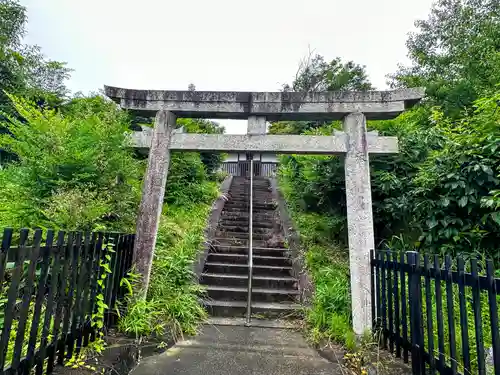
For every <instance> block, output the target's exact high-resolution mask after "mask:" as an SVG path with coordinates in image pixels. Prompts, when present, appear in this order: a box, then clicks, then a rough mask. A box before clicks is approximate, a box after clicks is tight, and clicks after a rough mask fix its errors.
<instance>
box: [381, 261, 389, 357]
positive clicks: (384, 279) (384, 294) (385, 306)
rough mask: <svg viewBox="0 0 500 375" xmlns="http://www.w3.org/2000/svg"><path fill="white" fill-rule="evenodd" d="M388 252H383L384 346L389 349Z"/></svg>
mask: <svg viewBox="0 0 500 375" xmlns="http://www.w3.org/2000/svg"><path fill="white" fill-rule="evenodd" d="M386 255H387V253H386V252H382V259H381V260H382V347H383V348H384V349H387V339H388V334H387V332H388V331H387V261H386Z"/></svg>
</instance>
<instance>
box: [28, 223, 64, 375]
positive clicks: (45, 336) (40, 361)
mask: <svg viewBox="0 0 500 375" xmlns="http://www.w3.org/2000/svg"><path fill="white" fill-rule="evenodd" d="M64 237H65V233H64V232H58V234H57V244H56V248H55V249H54V261H53V263H52V273H51V278H50V288H49V294H48V296H47V307H46V309H45V317H44V321H43V329H42V336H41V340H40V349H39V351H38V355H37V358H36V359H35V365H36V375H42V373H43V366H44V360H45V354H46V350H47V347H48V345H49V341H48V340H49V333H50V326H51V324H50V323H51V320H52V316H53V312H54V299H55V297H56V292H57V290H58V285H59V275H60V271H61V258H62V249H63V246H64ZM54 323H55V320H54ZM54 327H55V325H54ZM54 350H55V344H54V345H53V346H52V348H51V350H50V353H47V354H49V355H48V360H47V362H48V363H47V373H49V374H50V373H51V372H52V371H51V369H52V368H53V365H54V363H53V358H54V354H53V353H54Z"/></svg>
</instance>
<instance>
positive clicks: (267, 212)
mask: <svg viewBox="0 0 500 375" xmlns="http://www.w3.org/2000/svg"><path fill="white" fill-rule="evenodd" d="M275 213H276V210H260V209H257V210H255V209H254V210H252V216H253V217H254V220H255V217H256V216H273V215H274V214H275ZM228 214H229V215H233V216H244V215H247V216H248V215H249V214H250V209H248V210H247V209H243V208H237V207H230V208H227V209H224V210H223V211H222V214H221V216H226V215H228Z"/></svg>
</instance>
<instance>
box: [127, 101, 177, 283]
mask: <svg viewBox="0 0 500 375" xmlns="http://www.w3.org/2000/svg"><path fill="white" fill-rule="evenodd" d="M176 120H177V119H176V116H175V115H174V114H173V113H172V112H169V111H164V110H160V111H158V112H157V114H156V118H155V123H154V131H153V139H152V140H151V148H150V150H149V158H148V167H147V170H146V175H145V179H144V185H143V188H142V198H141V204H140V206H139V215H138V221H137V228H136V241H135V244H134V259H133V262H134V265H135V271H136V272H137V273H138V274H139V275H141V277H142V280H141V288H142V290H143V291H144V292H146V291H147V290H148V286H149V279H150V276H151V267H152V264H153V249H154V248H155V245H156V235H157V233H158V226H159V223H160V216H161V211H162V208H163V198H164V197H165V185H166V183H167V176H168V167H169V164H170V151H169V144H170V138H171V137H172V133H173V130H174V128H175V123H176Z"/></svg>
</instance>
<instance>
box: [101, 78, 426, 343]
mask: <svg viewBox="0 0 500 375" xmlns="http://www.w3.org/2000/svg"><path fill="white" fill-rule="evenodd" d="M105 93H106V95H107V96H108V97H109V98H111V99H113V100H114V101H115V102H117V103H118V104H120V106H121V107H122V108H123V109H128V110H132V111H137V112H140V114H141V116H150V117H153V116H156V118H155V124H154V129H149V130H150V131H146V132H143V133H142V134H139V136H136V137H135V146H136V147H138V148H145V149H148V148H149V149H150V151H149V159H148V167H147V172H146V176H145V179H144V187H143V193H142V200H141V204H140V208H139V214H138V219H137V231H136V242H135V247H134V262H135V265H136V270H137V271H138V272H139V273H140V274H141V275H142V277H143V283H144V286H145V288H147V286H148V283H149V277H150V272H151V264H152V260H153V252H154V248H155V244H156V235H157V231H158V223H159V219H160V214H161V210H162V204H163V198H164V194H165V185H166V182H167V174H168V166H169V162H170V151H174V150H175V151H215V152H273V153H276V154H323V155H332V154H337V155H339V154H340V155H345V183H346V195H347V222H348V241H349V261H350V274H351V294H352V310H353V312H352V314H353V329H354V332H355V333H357V334H362V333H363V332H364V331H365V330H366V329H371V326H372V317H371V280H370V250H371V249H373V248H374V247H375V244H374V231H373V214H372V198H371V184H370V168H369V154H388V153H396V152H398V141H397V138H396V137H379V136H378V135H377V134H376V133H375V132H371V133H368V132H367V130H366V120H367V119H369V120H370V119H371V120H385V119H392V118H395V117H396V116H398V115H399V114H400V113H401V112H403V111H404V110H405V109H407V108H409V107H411V106H413V105H414V104H416V103H417V102H418V101H419V100H420V99H421V98H422V97H423V94H424V91H423V89H420V88H415V89H404V90H396V91H369V92H317V93H300V92H221V91H159V90H158V91H156V90H129V89H123V88H117V87H110V86H105ZM177 117H189V118H210V119H248V134H246V135H224V134H184V133H175V132H173V129H174V127H175V123H176V119H177ZM280 120H290V121H298V120H308V121H313V120H342V121H343V131H342V132H338V131H336V132H335V133H334V134H333V135H332V136H309V135H265V133H266V121H280Z"/></svg>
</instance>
